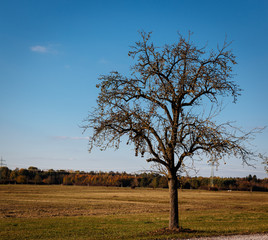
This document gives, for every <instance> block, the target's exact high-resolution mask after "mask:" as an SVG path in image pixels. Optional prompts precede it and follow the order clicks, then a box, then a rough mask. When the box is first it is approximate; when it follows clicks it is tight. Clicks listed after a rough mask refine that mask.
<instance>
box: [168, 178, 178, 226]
mask: <svg viewBox="0 0 268 240" xmlns="http://www.w3.org/2000/svg"><path fill="white" fill-rule="evenodd" d="M177 183H178V179H177V176H176V174H172V175H170V177H169V180H168V185H169V197H170V213H169V229H178V228H179V208H178V189H177V187H178V185H177Z"/></svg>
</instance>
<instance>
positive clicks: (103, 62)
mask: <svg viewBox="0 0 268 240" xmlns="http://www.w3.org/2000/svg"><path fill="white" fill-rule="evenodd" d="M98 63H99V64H108V63H109V62H108V61H107V60H106V59H104V58H101V59H99V61H98Z"/></svg>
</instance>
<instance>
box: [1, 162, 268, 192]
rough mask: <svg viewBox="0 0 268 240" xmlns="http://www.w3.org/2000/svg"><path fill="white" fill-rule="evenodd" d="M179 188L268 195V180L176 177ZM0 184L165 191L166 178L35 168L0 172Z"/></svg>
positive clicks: (2, 168) (4, 168) (6, 169)
mask: <svg viewBox="0 0 268 240" xmlns="http://www.w3.org/2000/svg"><path fill="white" fill-rule="evenodd" d="M178 180H179V181H178V188H181V189H204V190H205V189H210V190H234V191H235V190H238V191H268V178H265V179H258V178H257V177H256V175H254V176H251V175H249V176H247V177H244V178H220V177H214V178H213V186H211V179H210V178H208V177H186V176H179V177H178ZM0 183H1V184H40V185H41V184H63V185H80V186H107V187H109V186H114V187H132V188H135V187H148V188H167V187H168V179H167V178H166V176H163V175H160V174H157V173H141V174H129V173H126V172H122V173H120V172H113V171H110V172H101V171H99V172H94V171H91V172H83V171H66V170H53V169H50V170H45V171H44V170H40V169H38V168H36V167H29V168H28V169H24V168H22V169H18V168H16V169H15V170H11V169H9V168H8V167H1V168H0Z"/></svg>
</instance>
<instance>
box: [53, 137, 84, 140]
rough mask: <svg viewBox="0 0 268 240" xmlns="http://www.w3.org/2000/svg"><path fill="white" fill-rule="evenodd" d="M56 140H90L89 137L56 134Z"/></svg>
mask: <svg viewBox="0 0 268 240" xmlns="http://www.w3.org/2000/svg"><path fill="white" fill-rule="evenodd" d="M53 138H54V139H56V140H88V139H89V138H88V137H67V136H55V137H53Z"/></svg>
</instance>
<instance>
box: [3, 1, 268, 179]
mask: <svg viewBox="0 0 268 240" xmlns="http://www.w3.org/2000/svg"><path fill="white" fill-rule="evenodd" d="M139 30H145V31H153V39H154V41H155V42H156V43H158V44H159V45H163V44H164V43H173V42H174V41H176V39H177V32H178V31H179V32H180V33H182V34H187V33H188V31H192V32H194V35H193V38H192V39H193V41H195V42H196V43H197V44H200V45H202V46H203V45H204V44H206V43H207V46H208V48H216V47H217V44H219V45H221V44H222V43H223V41H224V38H225V36H226V35H227V38H228V39H229V40H233V44H232V46H231V48H232V49H233V51H234V53H235V55H237V60H238V65H237V66H236V67H235V73H236V74H237V75H236V76H235V78H234V80H235V81H237V82H238V83H239V84H240V86H241V88H243V89H244V92H243V94H242V96H241V97H240V98H239V101H238V103H237V104H231V101H229V102H230V103H229V104H228V105H227V107H226V109H225V110H224V112H223V113H222V119H225V120H233V121H236V122H237V125H238V126H242V127H244V128H245V129H250V128H254V127H260V126H266V125H268V124H267V123H268V111H267V104H268V94H267V89H268V77H267V64H268V61H267V56H268V46H267V43H268V1H266V0H263V1H261V0H258V1H256V0H252V1H246V0H241V1H239V0H236V1H233V0H232V1H228V0H227V1H215V0H213V1H206V0H204V1H199V0H195V1H193V0H192V1H191V0H188V1H186V0H185V1H182V0H181V1H180V0H177V1H169V0H165V1H164V0H162V1H158V0H146V1H142V0H135V1H130V0H129V1H128V0H122V1H110V0H106V1H101V0H98V1H97V0H96V1H90V0H88V1H86V0H85V1H81V0H80V1H79V0H74V1H72V0H69V1H68V0H64V1H60V0H52V1H50V0H46V1H35V0H32V1H28V0H23V1H22V0H17V1H15V0H2V1H0V156H2V157H3V159H5V160H6V163H7V166H8V167H9V168H12V169H14V168H15V167H19V168H22V167H27V168H28V167H29V166H36V167H38V168H41V169H49V168H53V169H75V170H84V171H89V170H102V171H109V170H115V171H116V170H119V171H124V170H125V171H127V172H134V171H137V170H144V169H149V165H148V164H147V163H146V162H145V160H144V159H139V158H135V157H134V153H133V152H131V148H128V147H127V146H123V145H122V148H121V149H120V150H119V151H113V150H109V151H107V152H101V151H99V150H97V149H96V150H94V151H93V153H92V154H89V153H88V152H87V149H88V145H87V139H86V135H82V129H81V128H79V125H82V124H83V119H85V118H86V116H87V113H88V111H89V110H90V109H91V108H92V107H93V106H94V105H95V103H96V97H97V94H98V90H97V89H96V88H95V85H96V83H97V78H98V76H99V75H100V74H105V73H108V72H110V71H112V70H118V71H119V72H121V73H123V74H127V73H128V71H129V66H130V64H131V62H132V60H131V59H130V58H129V57H128V55H127V53H128V50H129V46H131V45H133V44H134V42H135V41H137V40H138V39H139V34H138V31H139ZM267 140H268V130H267V129H266V130H265V131H264V133H263V134H262V135H259V136H257V138H256V140H255V141H254V143H253V144H254V145H255V146H256V149H257V150H258V151H260V152H263V153H267V152H268V145H267V142H268V141H267ZM256 166H257V168H256V169H252V168H248V167H242V165H241V163H240V162H239V161H237V160H234V159H231V160H230V161H227V164H226V165H225V166H224V167H223V166H222V165H221V166H220V167H219V170H218V172H216V173H215V175H220V176H246V175H248V174H250V173H251V174H256V175H257V176H258V177H262V178H263V177H266V176H267V175H266V174H265V173H264V170H263V166H261V164H259V163H257V165H256ZM197 168H199V169H200V172H199V174H200V175H204V176H208V175H209V174H210V167H208V166H207V165H206V164H205V161H204V162H203V163H199V164H198V165H197Z"/></svg>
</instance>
